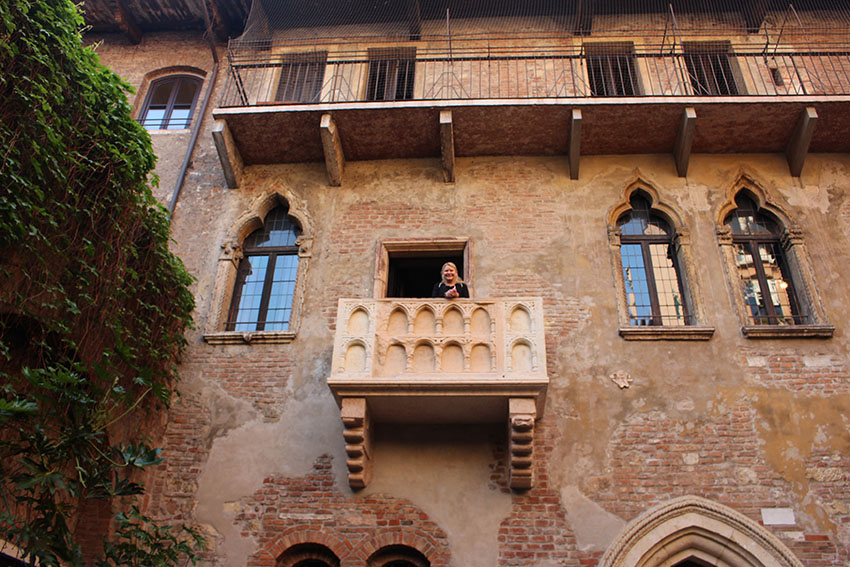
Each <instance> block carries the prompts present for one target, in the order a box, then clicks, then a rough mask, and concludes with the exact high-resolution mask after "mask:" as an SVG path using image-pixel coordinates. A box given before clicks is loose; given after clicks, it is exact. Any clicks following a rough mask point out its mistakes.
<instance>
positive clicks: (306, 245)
mask: <svg viewBox="0 0 850 567" xmlns="http://www.w3.org/2000/svg"><path fill="white" fill-rule="evenodd" d="M295 245H296V246H298V256H299V257H301V258H309V257H311V256H312V255H313V239H312V238H311V237H307V236H303V235H302V236H299V237H298V238H296V239H295Z"/></svg>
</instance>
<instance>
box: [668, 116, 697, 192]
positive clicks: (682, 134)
mask: <svg viewBox="0 0 850 567" xmlns="http://www.w3.org/2000/svg"><path fill="white" fill-rule="evenodd" d="M696 127H697V111H696V110H694V108H693V107H691V106H688V107H686V108H685V111H684V112H683V113H682V123H681V124H679V133H678V134H677V135H676V147H675V148H673V157H674V158H675V159H676V171H678V172H679V177H687V176H688V162H690V160H691V147H692V146H693V145H694V133H695V132H696Z"/></svg>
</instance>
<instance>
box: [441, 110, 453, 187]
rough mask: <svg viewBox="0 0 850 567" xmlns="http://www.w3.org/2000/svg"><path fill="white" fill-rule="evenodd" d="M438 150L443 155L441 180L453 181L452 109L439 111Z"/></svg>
mask: <svg viewBox="0 0 850 567" xmlns="http://www.w3.org/2000/svg"><path fill="white" fill-rule="evenodd" d="M440 151H441V153H442V155H443V160H442V161H443V181H445V182H446V183H454V181H455V135H454V125H453V123H452V111H451V110H441V111H440Z"/></svg>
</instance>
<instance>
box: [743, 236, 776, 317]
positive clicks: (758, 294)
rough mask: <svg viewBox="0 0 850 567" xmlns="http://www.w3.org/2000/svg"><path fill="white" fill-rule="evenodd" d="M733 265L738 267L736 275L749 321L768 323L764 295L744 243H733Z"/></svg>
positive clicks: (750, 255)
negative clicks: (739, 279)
mask: <svg viewBox="0 0 850 567" xmlns="http://www.w3.org/2000/svg"><path fill="white" fill-rule="evenodd" d="M735 266H736V267H737V268H738V276H739V277H740V278H741V292H742V293H743V296H744V303H745V304H746V306H747V311H748V313H749V315H750V321H751V322H752V323H754V324H767V323H770V320H769V318H768V316H767V308H766V307H765V304H764V296H763V295H762V290H761V286H760V285H759V282H758V275H757V274H756V269H755V266H754V265H753V256H752V254H750V252H749V250H748V249H747V247H746V245H744V244H736V245H735Z"/></svg>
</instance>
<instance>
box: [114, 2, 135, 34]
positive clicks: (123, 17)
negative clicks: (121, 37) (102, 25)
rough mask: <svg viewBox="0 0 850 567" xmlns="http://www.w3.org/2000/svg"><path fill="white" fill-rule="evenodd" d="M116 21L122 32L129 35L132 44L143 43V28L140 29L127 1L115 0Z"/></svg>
mask: <svg viewBox="0 0 850 567" xmlns="http://www.w3.org/2000/svg"><path fill="white" fill-rule="evenodd" d="M115 21H116V22H118V26H119V27H120V28H121V31H123V32H124V33H126V34H127V38H128V39H129V40H130V43H132V44H134V45H136V44H138V43H140V42H141V41H142V28H140V27H139V24H138V22H136V18H135V17H133V14H132V12H130V8H129V7H128V6H127V3H126V2H125V0H115Z"/></svg>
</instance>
